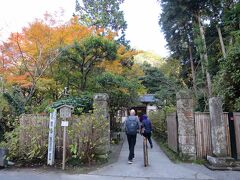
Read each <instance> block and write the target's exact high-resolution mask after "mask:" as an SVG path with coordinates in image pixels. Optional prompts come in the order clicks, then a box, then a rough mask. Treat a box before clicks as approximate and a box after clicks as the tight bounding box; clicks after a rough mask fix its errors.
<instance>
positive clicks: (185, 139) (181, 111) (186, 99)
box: [176, 91, 196, 159]
mask: <svg viewBox="0 0 240 180" xmlns="http://www.w3.org/2000/svg"><path fill="white" fill-rule="evenodd" d="M176 98H177V117H178V143H179V151H180V153H181V154H182V155H185V156H187V157H188V158H189V159H196V145H195V144H196V143H195V123H194V113H193V99H192V96H191V92H189V91H180V92H178V93H177V95H176Z"/></svg>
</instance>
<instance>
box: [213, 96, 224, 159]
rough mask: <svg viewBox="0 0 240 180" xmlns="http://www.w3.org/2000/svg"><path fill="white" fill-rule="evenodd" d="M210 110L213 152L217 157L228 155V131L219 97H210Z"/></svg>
mask: <svg viewBox="0 0 240 180" xmlns="http://www.w3.org/2000/svg"><path fill="white" fill-rule="evenodd" d="M209 111H210V120H211V135H212V148H213V154H214V155H216V156H217V157H226V156H227V140H226V136H227V134H226V133H227V132H226V129H225V123H226V122H225V121H224V118H223V110H222V101H221V99H220V98H219V97H212V98H210V99H209Z"/></svg>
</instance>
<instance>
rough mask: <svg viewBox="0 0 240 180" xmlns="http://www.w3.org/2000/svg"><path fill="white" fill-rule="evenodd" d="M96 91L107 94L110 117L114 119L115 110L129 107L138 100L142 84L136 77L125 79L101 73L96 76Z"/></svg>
mask: <svg viewBox="0 0 240 180" xmlns="http://www.w3.org/2000/svg"><path fill="white" fill-rule="evenodd" d="M97 83H98V85H99V89H98V92H104V93H107V94H108V95H109V107H110V118H111V120H112V121H114V116H115V115H116V113H117V110H120V109H122V108H124V107H127V108H128V107H131V106H132V105H134V104H136V103H137V101H138V95H139V93H140V92H141V91H142V90H143V86H142V85H141V84H140V82H139V81H138V80H136V79H127V78H125V77H123V76H121V75H116V74H113V73H109V72H106V73H103V74H102V75H100V76H99V77H98V78H97Z"/></svg>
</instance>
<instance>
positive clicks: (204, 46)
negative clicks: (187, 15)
mask: <svg viewBox="0 0 240 180" xmlns="http://www.w3.org/2000/svg"><path fill="white" fill-rule="evenodd" d="M197 21H198V25H199V29H200V35H201V39H202V43H203V59H204V61H205V62H206V69H205V71H206V78H207V86H208V96H209V97H212V83H211V77H210V73H209V71H208V54H207V45H206V40H205V35H204V30H203V27H202V24H201V19H200V16H199V15H197Z"/></svg>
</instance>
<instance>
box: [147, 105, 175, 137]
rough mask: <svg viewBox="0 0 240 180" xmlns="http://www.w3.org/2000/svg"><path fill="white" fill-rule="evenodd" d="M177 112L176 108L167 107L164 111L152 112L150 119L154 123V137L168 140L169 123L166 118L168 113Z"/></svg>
mask: <svg viewBox="0 0 240 180" xmlns="http://www.w3.org/2000/svg"><path fill="white" fill-rule="evenodd" d="M174 111H176V108H175V107H174V106H165V107H164V108H163V109H161V110H158V111H155V112H151V113H150V115H149V119H150V120H151V121H152V125H153V133H154V136H157V137H159V138H161V139H162V140H163V141H166V140H167V122H166V116H167V114H168V113H171V112H174Z"/></svg>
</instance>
